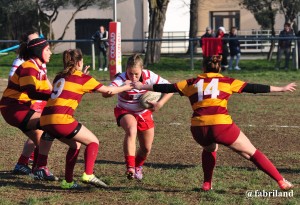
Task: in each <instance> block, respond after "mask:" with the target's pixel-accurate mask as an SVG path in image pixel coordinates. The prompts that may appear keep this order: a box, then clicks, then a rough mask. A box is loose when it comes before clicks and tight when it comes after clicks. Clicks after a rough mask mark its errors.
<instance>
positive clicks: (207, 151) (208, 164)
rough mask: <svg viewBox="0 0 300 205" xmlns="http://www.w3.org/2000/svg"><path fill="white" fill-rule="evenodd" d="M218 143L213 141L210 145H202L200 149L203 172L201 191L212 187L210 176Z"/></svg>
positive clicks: (215, 158) (214, 164)
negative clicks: (201, 149)
mask: <svg viewBox="0 0 300 205" xmlns="http://www.w3.org/2000/svg"><path fill="white" fill-rule="evenodd" d="M217 150H218V144H216V143H213V144H211V145H208V146H205V147H203V151H202V169H203V173H204V181H203V185H202V190H203V191H209V190H210V189H212V183H211V182H212V177H213V171H214V168H215V166H216V161H217Z"/></svg>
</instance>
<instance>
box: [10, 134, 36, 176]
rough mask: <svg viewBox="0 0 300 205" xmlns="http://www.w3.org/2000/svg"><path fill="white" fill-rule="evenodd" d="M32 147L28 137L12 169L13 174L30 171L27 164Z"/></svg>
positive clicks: (33, 145) (32, 151) (23, 173)
mask: <svg viewBox="0 0 300 205" xmlns="http://www.w3.org/2000/svg"><path fill="white" fill-rule="evenodd" d="M34 148H35V144H34V142H33V141H32V140H31V139H29V138H28V139H27V141H26V142H25V143H24V147H23V151H22V154H21V156H20V157H19V159H18V162H17V164H16V165H15V168H14V170H13V173H14V174H22V175H28V174H30V173H31V171H32V170H31V168H30V167H29V166H28V164H29V158H30V156H31V154H32V153H34Z"/></svg>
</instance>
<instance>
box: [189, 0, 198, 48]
mask: <svg viewBox="0 0 300 205" xmlns="http://www.w3.org/2000/svg"><path fill="white" fill-rule="evenodd" d="M198 5H199V0H191V4H190V31H189V38H197V32H198ZM191 48H193V53H197V41H189V47H188V50H187V54H189V53H190V52H191Z"/></svg>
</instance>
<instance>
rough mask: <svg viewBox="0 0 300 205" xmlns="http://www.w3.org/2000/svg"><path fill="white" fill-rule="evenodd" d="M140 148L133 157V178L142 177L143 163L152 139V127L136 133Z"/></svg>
mask: <svg viewBox="0 0 300 205" xmlns="http://www.w3.org/2000/svg"><path fill="white" fill-rule="evenodd" d="M138 138H139V145H140V148H139V149H138V151H137V156H136V159H135V178H136V179H139V180H141V179H142V178H143V172H142V170H143V167H142V166H143V165H144V163H145V161H146V159H147V157H148V156H149V154H150V152H151V148H152V143H153V140H154V127H153V128H150V129H148V130H145V131H140V132H139V134H138Z"/></svg>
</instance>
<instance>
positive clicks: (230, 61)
mask: <svg viewBox="0 0 300 205" xmlns="http://www.w3.org/2000/svg"><path fill="white" fill-rule="evenodd" d="M233 60H234V56H232V55H230V59H229V68H228V69H229V70H232V64H233Z"/></svg>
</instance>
